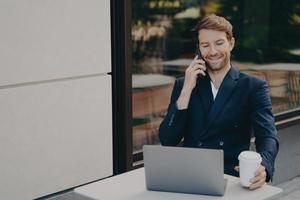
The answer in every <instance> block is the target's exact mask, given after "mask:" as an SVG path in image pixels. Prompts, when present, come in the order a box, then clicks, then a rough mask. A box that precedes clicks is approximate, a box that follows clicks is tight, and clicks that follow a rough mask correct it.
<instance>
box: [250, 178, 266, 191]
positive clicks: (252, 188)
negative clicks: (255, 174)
mask: <svg viewBox="0 0 300 200" xmlns="http://www.w3.org/2000/svg"><path fill="white" fill-rule="evenodd" d="M264 184H265V181H264V180H260V181H258V182H256V183H253V184H251V185H250V186H249V189H250V190H255V189H257V188H260V187H261V186H263V185H264Z"/></svg>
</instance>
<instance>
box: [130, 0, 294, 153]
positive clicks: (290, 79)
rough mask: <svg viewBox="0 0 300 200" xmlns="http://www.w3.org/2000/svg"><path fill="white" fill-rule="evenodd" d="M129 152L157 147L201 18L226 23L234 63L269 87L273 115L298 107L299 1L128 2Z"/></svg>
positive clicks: (187, 62)
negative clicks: (130, 73)
mask: <svg viewBox="0 0 300 200" xmlns="http://www.w3.org/2000/svg"><path fill="white" fill-rule="evenodd" d="M132 6H133V7H132V18H133V19H132V45H133V53H132V56H133V67H132V69H133V77H132V81H133V84H132V85H133V88H132V92H133V101H132V103H133V105H132V107H133V152H134V153H136V152H139V151H140V150H141V148H142V145H144V144H154V143H159V140H158V135H157V132H158V126H159V124H160V122H161V120H162V119H163V116H164V114H165V112H166V109H167V106H168V103H169V101H170V95H171V90H172V87H173V83H174V80H175V78H176V77H179V76H182V75H184V71H185V68H186V67H187V65H188V64H189V63H190V62H191V59H192V58H193V57H194V51H195V45H196V43H195V42H196V38H195V34H194V33H193V32H192V29H193V27H194V26H195V25H196V23H197V21H198V20H199V18H201V17H202V16H205V15H207V14H211V13H216V14H218V15H222V16H224V17H226V18H227V19H229V20H230V22H231V23H232V24H233V27H234V37H235V38H236V41H237V42H236V46H235V48H234V51H233V52H232V63H233V65H235V66H236V67H237V68H239V69H240V70H241V71H243V72H245V73H249V74H252V75H254V76H257V77H260V78H262V79H265V80H266V81H267V82H268V84H269V91H270V96H271V100H272V104H273V112H274V113H280V112H283V111H287V110H290V109H294V108H298V107H299V106H300V95H299V91H300V85H299V84H300V82H299V81H300V37H299V35H300V2H299V1H298V0H289V3H287V2H286V1H284V0H274V1H259V0H252V1H246V0H245V1H240V0H230V1H229V0H210V1H207V0H202V1H199V0H185V1H183V0H173V1H172V0H132Z"/></svg>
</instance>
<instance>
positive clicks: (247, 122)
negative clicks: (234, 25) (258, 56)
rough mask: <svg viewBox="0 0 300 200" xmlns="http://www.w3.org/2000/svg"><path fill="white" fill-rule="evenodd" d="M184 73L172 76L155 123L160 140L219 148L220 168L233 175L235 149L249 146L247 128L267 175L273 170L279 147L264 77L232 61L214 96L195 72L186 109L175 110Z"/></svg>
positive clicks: (235, 158)
mask: <svg viewBox="0 0 300 200" xmlns="http://www.w3.org/2000/svg"><path fill="white" fill-rule="evenodd" d="M183 83H184V78H179V79H177V80H176V81H175V84H174V88H173V92H172V96H171V102H170V104H169V108H168V112H167V115H166V117H165V118H164V120H163V121H162V123H161V125H160V128H159V137H160V141H161V144H162V145H167V146H175V145H178V144H179V143H180V142H181V141H182V139H183V146H184V147H196V148H210V149H223V150H224V172H225V173H226V174H230V175H234V176H238V173H237V172H236V171H235V170H234V166H236V165H238V155H239V153H240V152H241V151H244V150H249V146H250V139H251V136H252V134H254V136H255V144H256V151H257V152H259V153H260V154H261V156H262V165H263V166H265V168H266V171H267V181H269V179H270V178H272V176H273V171H274V161H275V157H276V155H277V152H278V148H279V146H278V141H277V139H276V134H277V131H276V128H275V123H274V117H273V114H272V111H271V110H272V105H271V100H270V97H269V95H268V86H267V83H266V81H263V80H260V79H257V78H255V77H252V76H249V75H247V74H244V73H241V72H240V71H239V70H238V69H236V68H234V67H231V69H230V70H229V71H228V73H227V74H226V76H225V78H224V80H223V82H222V84H221V86H220V88H219V91H218V94H217V96H216V99H215V100H213V95H212V91H211V83H210V79H209V77H208V75H206V76H200V77H199V78H198V80H197V84H196V86H195V88H194V90H193V92H192V94H191V98H190V101H189V105H188V108H187V109H184V110H178V109H177V106H176V101H177V99H178V97H179V95H180V92H181V89H182V87H183Z"/></svg>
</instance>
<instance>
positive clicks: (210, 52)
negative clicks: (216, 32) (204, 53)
mask: <svg viewBox="0 0 300 200" xmlns="http://www.w3.org/2000/svg"><path fill="white" fill-rule="evenodd" d="M208 53H209V55H211V56H213V55H216V54H217V53H218V52H217V50H216V49H215V47H214V46H211V47H210V48H209V52H208Z"/></svg>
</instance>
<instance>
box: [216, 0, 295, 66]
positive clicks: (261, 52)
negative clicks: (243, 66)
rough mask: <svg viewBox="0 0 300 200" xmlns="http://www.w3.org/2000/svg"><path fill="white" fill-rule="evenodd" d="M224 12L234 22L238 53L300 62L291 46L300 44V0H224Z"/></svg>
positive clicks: (240, 56) (259, 59)
mask: <svg viewBox="0 0 300 200" xmlns="http://www.w3.org/2000/svg"><path fill="white" fill-rule="evenodd" d="M220 4H221V10H220V14H221V15H223V16H225V17H227V18H228V19H229V20H230V21H231V22H232V24H233V26H234V32H235V33H236V34H235V36H236V37H237V39H238V40H237V44H236V49H235V51H234V56H235V58H236V59H240V60H251V61H256V62H270V61H284V62H295V61H296V62H297V61H298V62H299V61H300V57H296V56H293V55H291V54H290V53H289V52H288V50H289V49H291V48H299V47H300V37H299V35H300V25H299V24H300V23H298V22H297V20H298V19H299V18H297V17H300V2H299V0H272V1H271V0H265V1H261V0H244V1H240V0H222V1H220Z"/></svg>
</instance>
